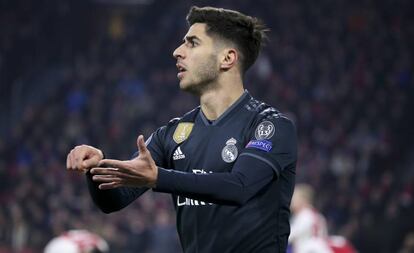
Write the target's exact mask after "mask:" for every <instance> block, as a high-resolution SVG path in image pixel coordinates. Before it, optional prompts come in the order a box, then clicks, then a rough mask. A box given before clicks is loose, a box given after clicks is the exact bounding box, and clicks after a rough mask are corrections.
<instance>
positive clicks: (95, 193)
mask: <svg viewBox="0 0 414 253" xmlns="http://www.w3.org/2000/svg"><path fill="white" fill-rule="evenodd" d="M163 129H164V128H160V129H158V130H157V131H156V132H155V133H154V134H153V135H151V137H150V138H149V139H148V140H147V143H144V145H148V149H150V150H151V153H152V156H153V157H154V159H155V162H156V163H157V164H158V165H159V166H163V164H164V161H163V148H162V145H161V143H160V141H159V140H158V137H159V136H158V135H159V134H160V133H162V131H163ZM138 156H139V154H138V152H137V153H135V154H134V156H133V157H138ZM102 159H103V153H102V151H101V150H99V149H97V148H94V147H92V146H88V145H80V146H77V147H75V148H74V149H72V150H71V152H70V153H69V154H68V157H67V162H66V167H67V169H68V170H75V171H83V172H85V173H86V181H87V185H88V189H89V193H90V195H91V197H92V200H93V202H94V203H95V204H96V205H97V206H98V207H99V208H100V209H101V210H102V211H103V212H104V213H110V212H115V211H118V210H120V209H122V208H124V207H125V206H127V205H129V204H130V203H131V202H132V201H134V200H135V199H137V198H138V197H139V196H141V195H142V194H143V193H145V192H146V191H147V190H148V189H149V188H148V187H120V188H117V189H110V190H101V189H99V184H98V183H96V182H94V181H93V180H92V174H91V173H90V169H91V168H93V167H96V166H98V164H99V162H100V161H101V160H102Z"/></svg>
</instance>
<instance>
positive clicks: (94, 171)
mask: <svg viewBox="0 0 414 253" xmlns="http://www.w3.org/2000/svg"><path fill="white" fill-rule="evenodd" d="M90 172H91V174H100V175H117V174H118V173H119V169H118V168H99V167H97V168H92V169H91V170H90Z"/></svg>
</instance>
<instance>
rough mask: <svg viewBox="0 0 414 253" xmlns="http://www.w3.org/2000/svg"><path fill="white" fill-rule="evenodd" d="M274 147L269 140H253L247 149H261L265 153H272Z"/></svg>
mask: <svg viewBox="0 0 414 253" xmlns="http://www.w3.org/2000/svg"><path fill="white" fill-rule="evenodd" d="M272 147H273V145H272V142H271V141H268V140H252V141H250V142H249V143H247V145H246V148H255V149H260V150H262V151H265V152H270V150H272Z"/></svg>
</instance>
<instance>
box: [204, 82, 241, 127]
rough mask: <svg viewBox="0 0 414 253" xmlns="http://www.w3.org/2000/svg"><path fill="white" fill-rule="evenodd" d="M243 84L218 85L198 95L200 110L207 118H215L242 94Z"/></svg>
mask: <svg viewBox="0 0 414 253" xmlns="http://www.w3.org/2000/svg"><path fill="white" fill-rule="evenodd" d="M243 92H244V89H243V84H242V83H241V82H240V83H237V84H233V85H218V87H217V88H215V89H211V90H208V91H205V92H204V93H203V94H202V95H201V96H200V105H201V110H202V111H203V113H204V115H205V116H206V118H207V119H208V120H216V119H217V118H219V117H220V115H222V114H223V113H224V112H225V111H226V110H227V109H228V108H229V107H230V106H231V105H232V104H233V103H234V102H236V100H237V99H239V98H240V97H241V96H242V95H243Z"/></svg>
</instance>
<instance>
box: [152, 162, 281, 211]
mask: <svg viewBox="0 0 414 253" xmlns="http://www.w3.org/2000/svg"><path fill="white" fill-rule="evenodd" d="M275 176H276V173H275V172H274V171H273V169H272V168H271V167H270V166H269V165H268V164H266V163H265V162H263V161H261V160H258V159H256V158H253V157H250V156H242V157H239V159H238V160H237V162H236V164H235V165H234V167H233V170H232V171H231V172H225V173H208V174H194V173H188V172H180V171H175V170H166V169H163V168H158V179H157V184H156V187H155V188H154V190H155V191H159V192H166V193H173V194H177V195H180V196H183V197H188V198H192V199H197V200H201V201H206V202H212V203H216V204H227V205H243V204H244V203H246V202H247V201H248V200H249V199H251V198H252V197H253V196H255V195H256V194H257V193H258V192H259V191H260V190H261V189H263V188H264V187H265V186H266V185H268V184H269V183H270V182H271V181H272V180H273V179H274V178H275Z"/></svg>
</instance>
